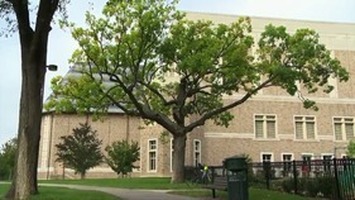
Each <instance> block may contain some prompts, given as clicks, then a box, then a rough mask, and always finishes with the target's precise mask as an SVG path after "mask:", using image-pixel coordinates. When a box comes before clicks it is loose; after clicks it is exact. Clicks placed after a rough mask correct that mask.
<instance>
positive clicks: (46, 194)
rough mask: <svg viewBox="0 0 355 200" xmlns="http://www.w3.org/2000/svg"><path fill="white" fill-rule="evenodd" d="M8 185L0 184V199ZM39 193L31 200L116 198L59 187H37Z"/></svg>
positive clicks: (114, 198)
mask: <svg viewBox="0 0 355 200" xmlns="http://www.w3.org/2000/svg"><path fill="white" fill-rule="evenodd" d="M9 187H10V185H4V184H1V185H0V199H3V198H2V197H3V196H4V195H5V194H6V192H7V191H8V189H9ZM39 192H40V194H39V195H35V196H32V197H31V200H97V199H100V200H118V199H119V198H118V197H115V196H112V195H110V194H106V193H103V192H97V191H83V190H72V189H67V188H60V187H39Z"/></svg>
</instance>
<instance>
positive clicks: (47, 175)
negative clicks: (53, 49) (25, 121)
mask: <svg viewBox="0 0 355 200" xmlns="http://www.w3.org/2000/svg"><path fill="white" fill-rule="evenodd" d="M46 68H47V69H48V70H49V71H52V72H53V71H57V70H58V66H57V65H54V64H50V65H47V66H46ZM43 88H44V87H43ZM43 88H42V95H43ZM50 126H51V128H50V132H49V133H48V134H49V141H48V157H47V174H46V179H47V180H49V178H50V167H51V163H50V162H51V157H52V156H51V154H52V140H53V138H52V131H53V130H52V126H53V116H52V117H51V123H50ZM63 171H64V164H63ZM63 176H64V174H63Z"/></svg>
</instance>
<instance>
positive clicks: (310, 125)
mask: <svg viewBox="0 0 355 200" xmlns="http://www.w3.org/2000/svg"><path fill="white" fill-rule="evenodd" d="M315 124H316V123H315V117H312V116H295V133H296V139H299V140H303V139H306V140H307V139H308V140H309V139H316V128H315Z"/></svg>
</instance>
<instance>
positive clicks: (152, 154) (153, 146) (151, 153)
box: [148, 139, 157, 171]
mask: <svg viewBox="0 0 355 200" xmlns="http://www.w3.org/2000/svg"><path fill="white" fill-rule="evenodd" d="M148 170H149V171H156V170H157V140H156V139H154V140H149V141H148Z"/></svg>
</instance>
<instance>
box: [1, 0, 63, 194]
mask: <svg viewBox="0 0 355 200" xmlns="http://www.w3.org/2000/svg"><path fill="white" fill-rule="evenodd" d="M68 2H69V0H51V1H49V0H39V1H38V3H36V2H35V1H28V0H0V19H3V20H5V21H7V22H8V28H9V30H8V31H10V32H12V31H18V33H19V40H20V49H21V70H22V86H21V99H20V113H19V126H18V152H17V157H16V166H15V174H14V179H13V182H12V186H11V188H10V191H9V192H8V194H7V197H8V198H11V199H28V198H29V195H30V194H35V193H37V192H38V189H37V162H38V161H37V160H38V149H39V140H40V126H41V113H42V102H43V85H44V77H45V73H46V66H47V45H48V36H49V32H50V30H51V22H52V19H53V16H54V14H55V12H56V11H57V10H62V11H63V8H64V7H63V6H64V5H65V4H66V3H68ZM31 11H33V12H36V13H35V14H36V15H35V17H31V16H30V12H31ZM32 19H34V21H32Z"/></svg>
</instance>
